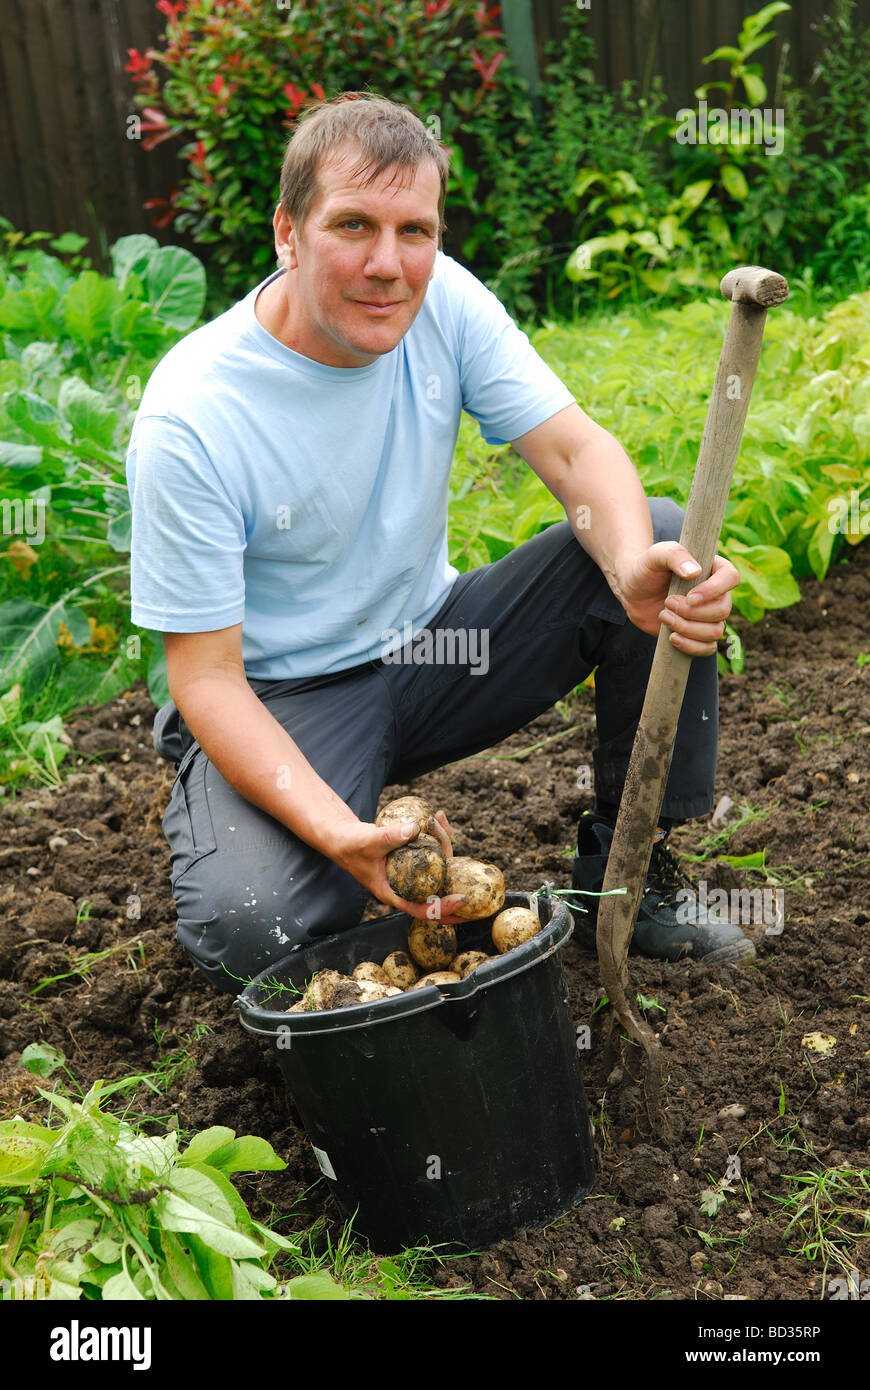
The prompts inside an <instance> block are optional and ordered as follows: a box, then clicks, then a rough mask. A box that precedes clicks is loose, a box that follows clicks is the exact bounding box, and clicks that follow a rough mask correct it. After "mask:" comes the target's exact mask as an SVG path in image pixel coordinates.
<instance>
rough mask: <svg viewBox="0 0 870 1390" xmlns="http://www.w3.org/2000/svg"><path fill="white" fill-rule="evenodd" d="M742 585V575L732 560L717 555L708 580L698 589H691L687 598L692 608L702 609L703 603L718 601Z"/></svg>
mask: <svg viewBox="0 0 870 1390" xmlns="http://www.w3.org/2000/svg"><path fill="white" fill-rule="evenodd" d="M739 583H740V574H739V571H738V570H737V568H736V566H735V565H732V563H731V561H730V560H726V559H725V557H724V555H717V556H716V558H715V559H714V561H713V568H712V570H711V572H710V576H709V578H708V579H705V580H704V583H703V584H699V585H698V586H697V587H696V588H694V589H690V590H689V592H688V594H687V595H686V598H687V600H688V602H689V605H690V607H695V608H697V607H700V605H701V604H703V603H708V602H709V601H710V600H711V599H717V598H720V597H723V596H725V595H729V594H730V593H731V590H732V589H736V588H737V585H738V584H739Z"/></svg>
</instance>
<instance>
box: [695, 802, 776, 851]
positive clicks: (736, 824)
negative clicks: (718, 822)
mask: <svg viewBox="0 0 870 1390" xmlns="http://www.w3.org/2000/svg"><path fill="white" fill-rule="evenodd" d="M778 806H779V802H778V801H774V802H772V803H771V805H770V806H765V807H761V806H750V805H748V804H744V805H742V806H741V807H740V812H739V815H738V816H737V818H736V820H733V821H731V822H730V823H729V824H728V825H726V826H723V828H722V829H721V830H719V831H717V832H716V834H714V835H705V836H703V838H702V840H701V845H702V847H703V848H704V850H705V851H707V852H706V853H704V854H695V855H690V854H687V855H686V856H685V857H686V858H687V859H690V860H692V861H693V862H695V863H697V862H699V861H701V860H704V859H710V858H715V857H716V855H715V854H713V853H711V851H716V850H718V849H719V848H720V846H722V845H726V844H727V843H728V841H729V840H730V839H731V836H732V835H733V834H734V833H735V831H737V830H740V829H741V827H742V826H744V825H751V824H752V822H753V821H761V820H766V819H767V817H768V816H769V815H770V813H771V811H775V810H776V808H777V807H778Z"/></svg>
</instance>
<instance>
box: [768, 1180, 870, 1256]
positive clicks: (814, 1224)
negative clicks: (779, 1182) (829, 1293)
mask: <svg viewBox="0 0 870 1390" xmlns="http://www.w3.org/2000/svg"><path fill="white" fill-rule="evenodd" d="M783 1180H784V1181H785V1182H788V1183H791V1184H793V1186H794V1190H793V1191H792V1192H791V1193H790V1194H789V1196H788V1197H775V1198H774V1199H773V1200H774V1201H775V1202H777V1203H779V1204H780V1205H781V1206H782V1207H783V1209H784V1211H785V1212H786V1213H787V1214H789V1215H790V1220H789V1222H788V1225H787V1226H786V1228H785V1232H784V1236H786V1237H787V1236H788V1235H789V1234H790V1233H791V1232H794V1235H793V1239H798V1240H799V1241H800V1244H796V1245H792V1246H791V1247H790V1253H791V1254H796V1255H803V1256H804V1257H805V1258H806V1259H807V1260H810V1261H814V1260H816V1259H819V1260H821V1262H822V1274H823V1278H824V1279H827V1271H828V1266H829V1265H834V1266H835V1267H836V1268H837V1269H842V1270H845V1271H846V1272H849V1271H851V1270H853V1269H854V1268H855V1267H856V1264H857V1263H859V1262H860V1261H861V1260H862V1259H863V1261H864V1263H865V1264H866V1258H867V1251H868V1244H867V1242H868V1241H870V1168H822V1169H820V1170H819V1171H818V1172H815V1173H811V1172H807V1173H784V1174H783Z"/></svg>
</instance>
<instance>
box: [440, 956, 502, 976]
mask: <svg viewBox="0 0 870 1390" xmlns="http://www.w3.org/2000/svg"><path fill="white" fill-rule="evenodd" d="M492 959H493V958H492V956H488V955H487V954H486V951H461V952H460V953H459V955H458V956H454V957H453V960H452V961H451V962H450V969H451V970H455V972H456V974H457V975H459V976H460V977H461V978H462V979H463V980H464V979H465V977H466V975H470V974H471V972H472V970H476V969H477V967H478V966H479V965H483V963H484V961H487V960H492Z"/></svg>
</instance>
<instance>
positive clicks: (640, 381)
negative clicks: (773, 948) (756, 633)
mask: <svg viewBox="0 0 870 1390" xmlns="http://www.w3.org/2000/svg"><path fill="white" fill-rule="evenodd" d="M726 315H727V306H726V305H725V302H724V300H722V299H712V298H710V299H708V300H707V301H706V302H702V301H698V300H696V301H695V302H693V303H692V304H688V305H684V306H681V307H679V308H665V309H661V310H659V311H658V312H655V313H649V312H640V313H638V312H631V311H627V310H623V311H621V312H618V313H610V314H607V315H601V316H598V317H596V318H594V319H588V320H587V321H586V322H585V323H584V325H583V331H582V333H578V332H577V331H576V330H575V329H572V328H565V327H561V326H557V325H554V324H551V325H547V326H545V327H542V328H540V329H539V330H538V331H537V332H535V333H534V334H533V335H532V341H533V343H534V345H535V347H536V348H537V350H538V351H539V352H540V353H541V355H542V357H543V358H544V359H545V360H546V361H547V362H548V363H549V365H550V366H551V367H552V368H553V370H554V371H555V372H556V373H557V374H558V375H559V376H560V377H561V379H562V380H563V381H564V382H565V384H566V385H567V386H568V388H569V390H571V391H573V393H574V395H575V396H576V398H577V400H578V401H579V402H580V404H581V405H582V406H583V407H584V409H586V410H588V411H589V413H590V414H591V415H592V416H593V418H594V419H595V420H597V421H598V423H599V424H601V425H603V426H604V428H605V429H608V430H610V431H611V432H612V433H613V434H614V435H615V436H616V437H617V438H618V439H619V441H620V443H621V444H623V446H624V447H625V449H626V450H627V452H628V454H629V455H630V457H631V458H632V459H633V461H634V463H635V465H636V467H637V469H638V472H639V473H640V476H641V480H642V482H643V485H644V489H645V491H646V492H647V494H648V495H649V496H657V495H661V496H667V497H673V498H674V499H675V500H676V501H678V502H679V503H680V504H681V505H683V506H685V504H686V502H687V500H688V496H689V489H690V486H691V482H692V477H693V474H694V470H695V464H696V461H697V457H698V449H699V446H700V442H701V435H702V433H703V429H704V422H705V419H706V415H707V408H708V404H709V395H710V388H711V385H712V379H713V372H714V369H715V359H713V360H711V349H710V345H711V343H716V342H717V341H720V340H721V334H722V332H723V330H724V324H725V317H726ZM868 349H870V292H868V293H863V294H855V295H851V296H849V298H847V299H845V300H844V301H842V303H840V304H837V305H835V306H834V307H833V308H830V309H828V310H827V311H825V313H824V314H823V315H822V316H821V317H819V318H816V317H810V318H807V317H804V316H802V315H801V314H799V313H796V312H795V311H793V310H791V309H790V308H789V307H788V306H787V305H785V306H781V307H779V308H777V309H775V310H772V311H771V312H770V314H769V315H768V320H767V326H766V329H765V342H764V349H763V352H762V357H761V364H760V367H759V372H758V378H757V380H756V383H755V387H754V390H753V395H752V401H751V404H750V408H749V415H748V417H747V422H746V428H745V431H744V435H743V442H742V445H741V450H740V456H739V459H738V462H737V466H736V469H735V474H734V482H733V484H732V487H731V493H730V499H729V502H728V507H727V511H726V515H725V522H724V525H723V529H722V540H721V543H720V549H721V550H722V552H723V553H724V554H725V555H727V556H728V557H729V559H731V560H732V561H733V563H734V564H735V565H736V566H737V569H738V570H739V571H740V577H741V584H740V586H739V588H737V589H736V590H735V593H734V604H735V607H736V608H737V610H738V612H740V613H743V614H744V615H745V616H746V617H748V618H750V619H752V620H755V619H758V618H760V617H762V615H763V614H764V612H765V611H766V610H767V609H771V608H783V607H787V606H788V605H789V604H792V603H795V602H797V600H798V599H799V597H800V594H799V590H798V587H797V583H796V578H800V577H802V576H805V575H808V574H811V573H812V574H815V575H816V576H817V578H819V579H822V578H824V576H825V574H826V572H827V570H828V568H829V566H830V564H831V563H832V562H833V561H834V560H835V559H836V558H837V557H838V556H839V555H840V554H841V552H842V550H843V548H844V546H847V545H857V544H859V543H860V542H861V541H862V540H864V539H866V537H867V534H868V531H870V447H868V440H870V380H868V378H867V373H866V370H865V368H864V366H863V362H864V361H865V360H866V356H867V352H868ZM451 485H452V494H451V505H450V558H451V560H452V562H453V563H454V564H455V565H456V566H457V568H459V569H462V570H464V569H468V568H470V567H472V566H473V565H478V564H485V563H486V562H487V561H488V560H493V559H498V558H499V557H500V556H501V555H503V554H505V553H507V551H509V550H511V549H512V548H513V547H514V546H516V545H519V544H521V543H522V542H523V541H525V540H528V539H529V538H530V537H531V536H533V535H535V534H536V532H537V531H539V530H541V529H543V528H544V527H545V526H548V525H551V524H552V523H553V522H556V521H562V520H564V512H563V510H562V508H561V507H560V506H559V504H558V502H557V501H556V499H555V498H554V497H552V496H551V495H550V493H549V492H548V491H547V489H546V488H545V487H544V485H543V483H542V482H540V480H539V479H538V478H536V477H535V476H534V474H532V473H531V472H530V470H529V469H527V468H526V466H525V465H524V464H523V463H522V462H521V461H520V460H519V459H518V458H517V456H516V455H514V454H513V453H512V451H511V450H510V449H509V448H508V447H505V448H503V449H493V448H492V447H491V446H488V445H486V444H485V442H484V441H483V440H482V439H481V438H480V436H479V434H478V433H477V431H476V429H475V428H473V427H472V426H471V425H470V424H468V425H467V424H466V422H465V421H463V426H462V428H461V429H460V434H459V441H458V446H457V456H456V462H455V463H454V467H453V475H452V483H451ZM856 519H857V523H858V524H857V527H856V526H855V522H856Z"/></svg>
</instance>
